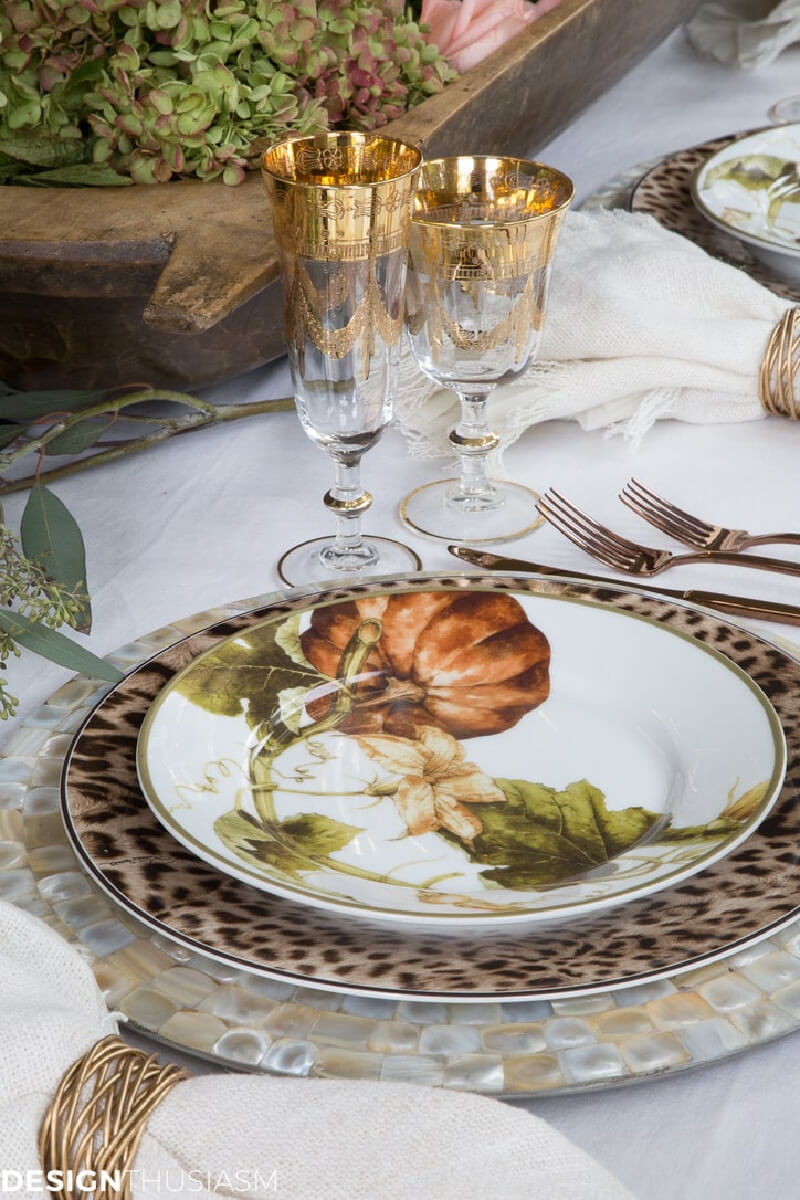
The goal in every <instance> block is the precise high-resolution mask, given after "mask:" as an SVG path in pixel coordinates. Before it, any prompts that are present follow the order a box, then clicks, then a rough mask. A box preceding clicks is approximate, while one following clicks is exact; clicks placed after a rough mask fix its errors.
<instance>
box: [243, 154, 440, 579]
mask: <svg viewBox="0 0 800 1200" xmlns="http://www.w3.org/2000/svg"><path fill="white" fill-rule="evenodd" d="M420 161H421V155H420V152H419V150H417V149H416V147H414V146H408V145H406V144H405V143H404V142H400V141H397V140H396V139H394V138H387V137H380V136H377V135H369V134H364V133H351V132H346V133H345V132H342V133H328V134H320V135H318V136H316V137H306V138H298V139H294V140H292V141H287V142H283V143H281V144H280V145H276V146H273V147H271V148H270V149H269V150H267V152H266V153H265V154H264V156H263V159H262V173H263V177H264V181H265V184H266V188H267V194H268V196H269V199H270V201H271V204H272V213H273V221H274V226H275V238H276V242H277V245H278V254H279V258H280V263H281V274H282V278H283V284H284V292H285V315H286V340H287V342H288V347H289V363H290V366H291V371H292V381H293V384H294V391H295V402H296V406H297V413H298V416H299V418H300V423H301V424H302V426H303V429H304V430H305V432H306V433H307V434H308V436H309V437H310V438H311V439H312V441H314V442H316V443H317V445H319V446H322V447H323V449H325V450H327V452H328V453H329V454H330V455H331V457H332V458H333V460H334V462H335V464H336V482H335V484H334V486H333V487H332V488H331V489H330V491H329V492H327V493H326V495H325V504H326V506H327V507H328V509H329V510H330V511H331V512H332V513H333V514H334V516H335V517H336V523H337V531H336V536H335V537H328V538H315V539H313V540H312V541H309V542H304V543H302V544H301V545H300V546H295V547H293V549H291V550H289V551H287V552H286V553H285V554H284V555H283V557H282V558H281V560H280V562H279V564H278V573H279V575H280V577H281V579H282V580H283V581H284V582H285V583H289V584H303V583H312V582H316V581H318V580H320V579H329V578H331V577H336V576H340V577H341V576H343V575H353V574H356V575H358V574H359V573H361V572H364V571H375V570H380V571H382V572H383V571H385V572H395V571H406V570H409V569H410V568H415V567H419V566H420V560H419V558H418V556H417V555H416V554H415V553H414V552H413V551H412V550H410V549H409V548H408V547H406V546H402V545H401V544H400V543H399V542H395V541H393V540H391V539H388V538H365V537H362V534H361V515H362V514H363V513H364V512H366V510H367V509H368V508H369V506H370V504H371V503H372V497H371V496H370V494H369V492H365V491H364V490H363V488H362V487H361V482H360V478H359V463H360V459H361V456H362V454H363V453H364V451H365V450H368V449H369V447H370V446H372V445H374V443H375V442H376V441H377V440H378V438H379V437H380V435H381V433H382V431H383V430H384V428H385V427H386V425H387V424H388V423H389V420H390V418H391V390H390V385H391V378H390V375H391V368H392V365H393V363H394V362H395V361H396V355H397V351H398V345H399V341H400V336H401V333H402V326H403V296H404V291H405V282H406V262H407V255H408V230H409V220H410V206H411V192H412V188H413V183H414V177H415V175H416V173H417V170H418V168H419V164H420Z"/></svg>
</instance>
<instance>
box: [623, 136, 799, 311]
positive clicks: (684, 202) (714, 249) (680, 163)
mask: <svg viewBox="0 0 800 1200" xmlns="http://www.w3.org/2000/svg"><path fill="white" fill-rule="evenodd" d="M743 136H744V135H743V134H742V133H735V134H731V135H730V136H727V137H720V138H715V139H714V140H713V141H710V142H704V143H703V144H702V145H699V146H690V147H688V148H687V149H685V150H679V151H678V152H677V153H676V154H671V155H670V156H669V157H668V158H665V159H664V160H663V162H660V163H658V164H657V165H656V166H654V167H652V168H651V169H650V170H648V171H647V173H646V174H645V175H644V177H643V178H641V179H640V180H639V181H638V183H636V185H635V186H634V187H633V190H632V192H630V193H629V194H630V209H631V212H641V213H647V214H649V215H650V216H651V217H655V219H656V220H657V221H658V222H659V224H661V225H663V226H664V227H665V228H666V229H670V230H671V231H672V232H673V233H679V234H681V235H682V236H683V237H685V238H688V239H689V241H691V242H695V243H696V244H697V245H698V246H701V247H702V249H703V250H706V251H707V252H708V253H709V254H712V255H713V256H714V257H715V258H721V259H722V260H723V262H727V263H730V264H731V265H732V266H734V267H739V268H741V270H743V271H746V272H747V274H748V275H751V276H752V277H753V279H755V280H757V282H758V283H761V284H763V285H764V287H766V288H769V290H770V291H771V292H774V293H775V295H776V296H781V297H782V298H783V299H784V300H793V301H795V302H796V303H797V302H800V289H798V288H797V287H796V286H795V287H793V286H791V285H790V284H788V283H785V282H783V281H782V280H780V279H778V278H777V277H776V276H775V275H773V274H772V273H771V272H770V269H769V267H767V266H766V265H765V264H764V263H763V262H762V261H761V260H760V259H758V258H757V257H756V256H755V255H754V254H753V253H752V251H751V250H750V247H749V246H748V245H747V244H746V243H745V242H743V241H740V240H739V239H738V238H737V237H734V236H733V235H732V234H728V233H725V232H723V230H721V229H718V228H717V227H716V226H715V225H712V224H711V222H710V221H707V220H706V218H705V217H704V216H703V215H702V213H701V212H700V211H699V210H698V209H697V208H696V206H695V203H694V200H693V199H692V192H691V182H692V177H693V175H694V173H695V171H696V170H697V169H698V168H699V167H701V166H702V165H703V163H704V162H705V161H706V159H708V158H710V157H711V155H712V154H716V153H717V151H718V150H722V149H723V148H724V147H725V146H729V145H730V144H731V142H735V141H736V140H737V139H738V138H741V137H743ZM619 200H620V198H618V202H619Z"/></svg>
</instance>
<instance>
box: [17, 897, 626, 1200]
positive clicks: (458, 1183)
mask: <svg viewBox="0 0 800 1200" xmlns="http://www.w3.org/2000/svg"><path fill="white" fill-rule="evenodd" d="M115 1029H116V1022H115V1020H114V1019H113V1017H111V1016H109V1014H108V1013H107V1011H106V1008H105V1004H104V1003H103V998H102V996H101V994H100V992H99V990H98V988H97V986H96V984H95V981H94V978H93V976H92V973H91V970H90V969H89V967H88V965H87V964H86V963H85V962H84V961H83V960H82V959H81V956H80V955H79V953H78V952H77V951H76V950H75V949H73V948H72V947H71V946H69V945H68V944H67V943H66V942H65V941H63V939H62V938H61V937H60V936H59V935H58V934H57V933H55V932H54V931H53V930H51V929H49V928H48V927H47V925H45V924H44V923H43V922H42V921H40V920H38V919H37V918H35V917H32V916H29V915H28V914H27V913H24V912H22V911H21V910H19V909H16V908H14V907H13V906H12V905H10V904H7V903H5V902H0V1063H1V1064H2V1072H3V1075H2V1079H3V1090H2V1099H0V1195H6V1194H9V1195H10V1194H12V1193H14V1194H16V1195H18V1196H20V1197H22V1196H33V1195H36V1194H39V1195H41V1194H42V1191H43V1187H42V1181H41V1178H40V1177H37V1173H38V1172H39V1171H40V1163H39V1159H38V1152H37V1136H38V1130H39V1125H40V1123H41V1120H42V1117H43V1114H44V1111H45V1108H46V1105H47V1103H48V1101H49V1100H50V1099H51V1098H52V1096H53V1094H54V1092H55V1089H56V1087H57V1085H58V1082H59V1080H60V1078H61V1076H62V1074H63V1073H64V1071H65V1070H66V1069H67V1068H68V1067H69V1066H70V1065H71V1063H72V1062H74V1061H75V1060H76V1059H77V1058H79V1057H80V1056H81V1055H82V1054H84V1053H85V1052H86V1051H87V1050H88V1049H89V1048H90V1047H91V1046H92V1045H93V1044H94V1043H95V1042H96V1041H99V1040H100V1038H103V1037H105V1036H107V1035H108V1034H109V1033H113V1032H114V1031H115ZM3 1172H6V1174H5V1175H4V1174H3ZM86 1182H87V1183H89V1182H91V1181H89V1180H87V1181H86ZM20 1184H21V1186H20ZM131 1184H132V1190H133V1196H134V1200H141V1198H142V1197H145V1196H149V1197H153V1196H159V1195H160V1196H163V1195H167V1194H173V1195H174V1194H179V1195H195V1196H199V1197H210V1196H211V1195H226V1196H237V1195H248V1196H264V1197H266V1196H269V1195H274V1194H277V1195H279V1196H283V1197H286V1200H377V1198H380V1200H408V1198H409V1197H414V1198H415V1200H428V1198H430V1200H486V1198H487V1197H491V1196H498V1197H502V1198H503V1200H631V1198H630V1193H629V1192H628V1191H626V1189H625V1188H623V1187H622V1185H621V1184H619V1183H617V1181H616V1180H614V1179H613V1178H612V1176H611V1175H609V1174H608V1173H607V1172H606V1171H605V1170H603V1168H602V1167H600V1166H598V1165H597V1164H596V1163H595V1162H594V1161H593V1160H592V1159H590V1158H589V1156H588V1155H586V1154H585V1153H584V1152H583V1151H582V1150H578V1149H577V1147H575V1146H573V1145H572V1144H571V1143H570V1142H568V1141H567V1139H566V1138H565V1137H563V1136H562V1135H561V1134H560V1133H557V1132H556V1131H555V1130H553V1129H551V1128H550V1126H549V1125H547V1124H546V1122H544V1121H542V1120H540V1119H539V1118H538V1117H533V1116H530V1115H529V1114H528V1113H525V1112H523V1111H521V1110H519V1109H515V1108H511V1107H508V1106H507V1105H504V1104H501V1103H499V1102H498V1101H496V1100H490V1099H486V1098H484V1097H480V1096H473V1095H469V1094H465V1093H457V1092H445V1091H443V1090H438V1089H435V1088H425V1087H421V1086H419V1087H414V1086H411V1085H408V1084H393V1083H385V1084H384V1083H380V1084H379V1083H361V1082H358V1083H357V1082H349V1081H342V1080H330V1081H328V1080H319V1079H315V1080H300V1079H279V1078H275V1077H257V1076H254V1075H250V1076H235V1075H228V1076H219V1075H218V1076H214V1075H210V1076H205V1077H202V1078H197V1079H191V1080H188V1081H187V1082H185V1083H181V1084H178V1086H177V1087H176V1088H175V1089H174V1090H173V1091H172V1092H171V1093H170V1094H169V1096H167V1098H166V1099H165V1100H164V1101H163V1102H162V1103H161V1105H160V1106H159V1107H158V1108H157V1109H156V1111H155V1113H154V1114H153V1116H152V1117H151V1119H150V1122H149V1125H148V1130H147V1132H146V1133H145V1136H144V1138H143V1140H142V1143H141V1145H140V1148H139V1152H138V1154H137V1157H136V1161H135V1164H134V1173H133V1176H132V1179H131ZM112 1194H113V1193H112Z"/></svg>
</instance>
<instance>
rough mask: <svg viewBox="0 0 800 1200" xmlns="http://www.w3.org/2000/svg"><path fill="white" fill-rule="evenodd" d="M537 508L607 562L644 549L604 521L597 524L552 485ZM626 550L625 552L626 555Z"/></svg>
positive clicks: (554, 523)
mask: <svg viewBox="0 0 800 1200" xmlns="http://www.w3.org/2000/svg"><path fill="white" fill-rule="evenodd" d="M537 508H538V509H539V512H540V513H541V514H542V516H543V517H544V518H545V520H546V521H549V522H550V524H551V525H553V526H554V527H555V528H556V529H557V530H558V531H559V533H563V534H564V536H565V537H567V538H569V540H570V541H571V542H574V543H575V545H576V546H579V547H580V549H581V550H585V551H586V552H587V553H588V554H591V555H592V556H593V557H594V558H598V559H600V561H601V562H605V563H606V564H607V565H612V562H613V563H614V564H615V565H616V563H617V562H618V561H619V560H620V557H621V553H622V554H625V552H627V554H630V555H637V554H639V552H640V551H641V549H642V548H641V546H638V545H637V544H636V543H635V542H629V541H628V540H627V538H623V537H620V536H619V534H616V533H613V532H612V530H610V529H607V528H606V526H605V525H600V524H598V522H597V521H595V520H593V519H592V518H591V517H589V516H588V515H587V514H586V513H585V512H583V511H582V510H581V509H580V508H578V507H577V505H575V504H573V503H572V502H571V501H569V500H567V498H566V496H562V495H561V493H560V492H557V491H556V490H555V488H550V489H549V490H548V491H547V492H546V493H545V494H544V495H543V496H540V497H539V500H538V502H537ZM627 554H625V557H626V558H627Z"/></svg>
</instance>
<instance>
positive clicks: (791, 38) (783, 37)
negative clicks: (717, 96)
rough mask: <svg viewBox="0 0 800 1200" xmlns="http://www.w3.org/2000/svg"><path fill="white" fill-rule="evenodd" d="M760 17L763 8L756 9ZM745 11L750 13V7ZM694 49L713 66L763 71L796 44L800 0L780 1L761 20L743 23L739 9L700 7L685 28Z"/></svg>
mask: <svg viewBox="0 0 800 1200" xmlns="http://www.w3.org/2000/svg"><path fill="white" fill-rule="evenodd" d="M758 7H759V8H760V12H759V13H757V16H762V14H763V12H764V5H763V4H761V5H760V6H758ZM746 8H748V9H750V10H751V11H752V8H753V5H752V4H750V5H748V6H746ZM686 32H687V34H688V35H689V41H690V42H691V43H692V45H693V46H694V48H695V49H696V50H698V51H699V52H700V54H705V55H706V56H707V57H708V58H715V59H716V60H717V62H723V63H738V64H739V66H742V67H766V66H769V64H770V63H771V62H774V61H775V59H776V58H777V57H778V55H779V54H781V53H782V51H784V50H785V49H786V48H787V46H791V45H792V44H793V43H794V42H800V0H781V3H780V4H776V5H775V6H774V8H773V9H772V11H771V12H769V13H768V14H767V15H766V16H763V19H761V20H758V19H755V20H753V19H751V20H746V19H743V13H742V5H741V3H739V4H730V3H728V4H703V5H701V7H700V8H699V9H698V11H697V12H696V13H695V15H694V16H693V17H692V19H691V21H689V23H688V24H687V26H686Z"/></svg>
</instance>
